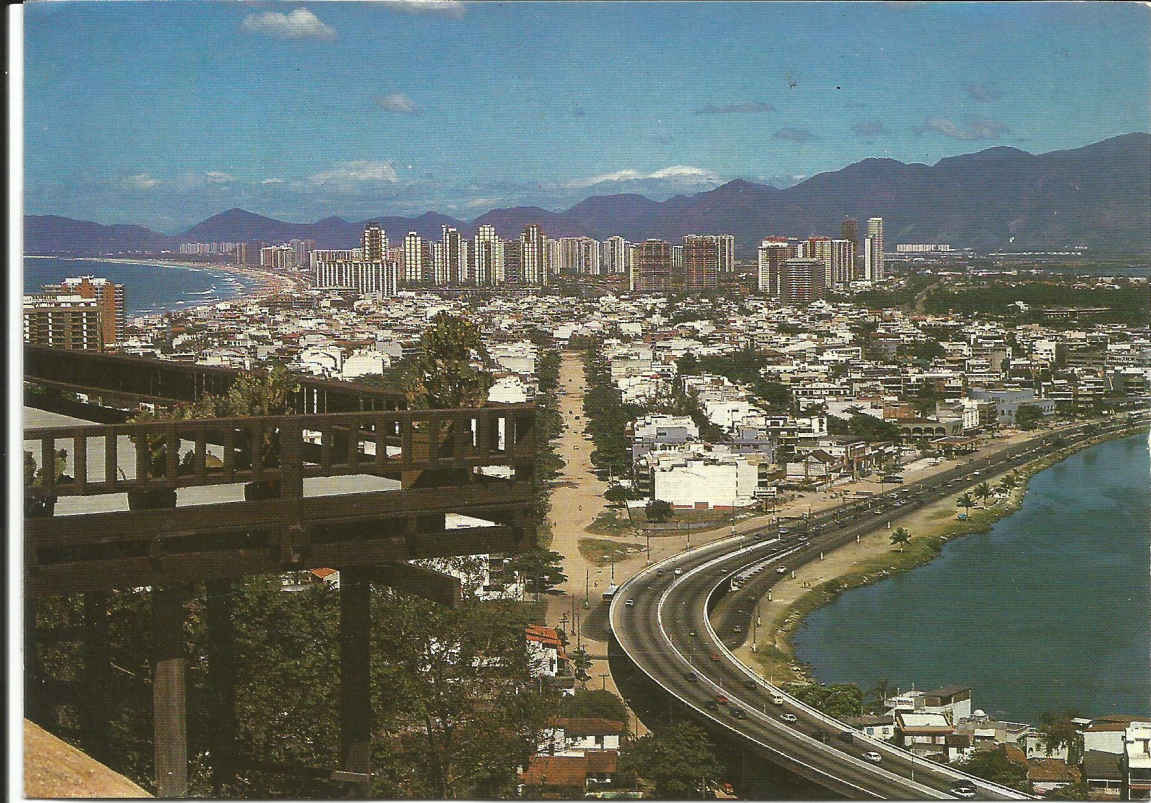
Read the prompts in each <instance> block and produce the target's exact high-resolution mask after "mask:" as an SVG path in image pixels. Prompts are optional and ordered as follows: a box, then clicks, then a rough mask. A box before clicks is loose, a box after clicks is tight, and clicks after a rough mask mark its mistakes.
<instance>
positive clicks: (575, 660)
mask: <svg viewBox="0 0 1151 803" xmlns="http://www.w3.org/2000/svg"><path fill="white" fill-rule="evenodd" d="M571 659H572V671H573V673H574V674H575V677H576V679H577V680H579V681H580V682H582V683H587V681H588V678H590V677H591V675H589V674H588V670H589V669H591V656H590V655H588V652H587V650H585V649H584V648H583V647H580V648H579V649H578V650H574V651H573V652H572V654H571ZM624 721H625V722H626V721H627V720H624Z"/></svg>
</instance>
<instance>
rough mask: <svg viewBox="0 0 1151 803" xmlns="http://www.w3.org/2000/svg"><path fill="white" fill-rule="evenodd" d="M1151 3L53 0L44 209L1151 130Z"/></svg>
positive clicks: (798, 162)
mask: <svg viewBox="0 0 1151 803" xmlns="http://www.w3.org/2000/svg"><path fill="white" fill-rule="evenodd" d="M1149 23H1151V9H1148V8H1147V7H1145V6H1142V5H1136V4H1133V3H1131V4H1095V3H1090V4H1084V3H1002V4H995V3H988V4H981V3H843V4H840V3H801V4H783V3H748V4H735V3H732V4H729V3H708V4H690V3H674V4H662V3H660V4H657V3H578V2H577V3H459V2H454V1H453V0H376V2H366V3H332V2H312V3H292V2H241V3H236V2H219V3H216V2H167V3H152V2H99V3H96V2H42V3H30V4H29V5H27V6H26V7H25V9H24V27H25V35H24V42H25V44H24V51H25V109H24V118H25V210H24V211H25V212H26V213H28V214H59V215H65V216H68V217H74V218H80V219H85V220H93V221H96V222H99V223H106V224H107V223H119V222H132V223H141V224H144V225H147V226H150V227H152V228H155V229H157V230H160V231H165V232H169V233H173V232H177V231H181V230H183V229H185V228H187V227H188V226H190V225H192V224H194V223H196V222H198V221H199V220H202V219H203V218H205V217H207V216H209V215H212V214H215V213H217V212H219V211H221V210H223V209H226V208H229V207H234V206H238V207H243V208H245V209H249V210H251V211H253V212H257V213H259V214H263V215H267V216H270V217H274V218H278V219H282V220H289V221H296V222H306V221H313V220H317V219H319V218H322V217H326V216H329V215H340V216H344V217H347V218H349V219H362V218H366V217H371V216H379V215H412V214H420V213H422V212H425V211H428V210H435V211H438V212H443V213H445V214H449V215H453V216H456V217H460V218H469V219H470V218H474V217H476V216H477V215H479V214H482V213H483V212H485V211H487V210H489V209H492V208H496V207H508V206H527V205H535V206H542V207H544V208H546V209H551V210H557V209H562V208H566V207H568V206H570V205H571V204H573V203H576V202H578V201H579V200H581V199H583V198H585V197H587V196H589V195H605V194H614V193H621V192H638V193H642V194H644V195H647V196H649V197H651V198H653V199H656V200H664V199H666V198H668V197H671V196H672V195H675V194H677V193H694V192H699V191H701V190H707V189H710V188H712V187H715V186H718V185H719V184H722V183H724V182H726V181H730V180H732V179H735V178H744V179H748V180H751V181H756V182H761V183H767V184H773V185H775V186H777V187H786V186H790V185H792V184H795V183H797V182H799V181H802V180H803V179H805V178H807V177H809V176H811V175H814V174H816V173H820V172H824V171H827V170H835V169H839V168H841V167H844V166H846V165H847V164H850V163H851V162H855V161H858V160H860V159H864V158H868V157H873V156H874V157H888V158H893V159H898V160H900V161H903V162H924V163H928V164H934V163H935V162H937V161H938V160H939V159H941V158H945V157H948V156H954V155H957V154H961V153H969V152H972V151H977V150H981V149H984V148H987V147H993V146H997V145H1006V146H1011V147H1017V148H1021V149H1023V150H1027V151H1029V152H1031V153H1043V152H1046V151H1051V150H1058V149H1063V148H1075V147H1080V146H1082V145H1086V144H1088V143H1091V142H1095V141H1098V140H1101V139H1106V138H1108V137H1112V136H1116V135H1119V134H1125V133H1130V132H1132V131H1148V130H1151V122H1149V120H1151V37H1149V36H1148V30H1149V29H1151V26H1149Z"/></svg>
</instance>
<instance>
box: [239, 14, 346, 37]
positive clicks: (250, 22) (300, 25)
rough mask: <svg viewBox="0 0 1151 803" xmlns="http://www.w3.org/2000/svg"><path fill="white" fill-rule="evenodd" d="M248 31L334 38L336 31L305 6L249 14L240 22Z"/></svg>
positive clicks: (272, 34) (288, 35)
mask: <svg viewBox="0 0 1151 803" xmlns="http://www.w3.org/2000/svg"><path fill="white" fill-rule="evenodd" d="M240 27H241V28H243V29H244V30H245V31H247V32H248V33H258V34H263V35H265V36H273V37H275V38H277V39H307V38H310V37H311V38H316V39H335V38H336V31H335V29H334V28H332V27H331V26H330V25H327V24H325V23H324V22H323V21H322V20H320V18H319V17H317V16H316V15H315V14H313V13H312V12H311V11H308V9H306V8H296V9H293V10H292V11H289V12H288V13H287V14H281V13H280V12H278V11H265V12H264V13H262V14H249V15H248V16H246V17H244V21H243V22H242V23H241V24H240Z"/></svg>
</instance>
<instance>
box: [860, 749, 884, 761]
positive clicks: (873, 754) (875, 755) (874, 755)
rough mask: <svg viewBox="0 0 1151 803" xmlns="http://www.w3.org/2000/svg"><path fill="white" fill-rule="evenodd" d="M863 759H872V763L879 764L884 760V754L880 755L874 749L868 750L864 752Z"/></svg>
mask: <svg viewBox="0 0 1151 803" xmlns="http://www.w3.org/2000/svg"><path fill="white" fill-rule="evenodd" d="M863 760H864V761H870V762H871V763H872V764H878V763H880V762H881V761H883V756H881V755H879V753H877V752H875V751H874V750H868V751H867V752H866V753H864V754H863Z"/></svg>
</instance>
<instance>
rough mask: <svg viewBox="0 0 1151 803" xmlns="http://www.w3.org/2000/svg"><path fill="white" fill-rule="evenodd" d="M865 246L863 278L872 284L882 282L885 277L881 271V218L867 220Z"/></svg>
mask: <svg viewBox="0 0 1151 803" xmlns="http://www.w3.org/2000/svg"><path fill="white" fill-rule="evenodd" d="M866 246H867V251H866V254H865V257H866V261H865V266H864V278H865V279H867V280H868V281H872V282H879V281H882V280H883V277H884V276H885V273H884V270H883V218H881V217H869V218H868V219H867V240H866Z"/></svg>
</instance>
